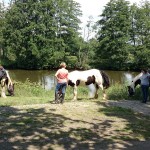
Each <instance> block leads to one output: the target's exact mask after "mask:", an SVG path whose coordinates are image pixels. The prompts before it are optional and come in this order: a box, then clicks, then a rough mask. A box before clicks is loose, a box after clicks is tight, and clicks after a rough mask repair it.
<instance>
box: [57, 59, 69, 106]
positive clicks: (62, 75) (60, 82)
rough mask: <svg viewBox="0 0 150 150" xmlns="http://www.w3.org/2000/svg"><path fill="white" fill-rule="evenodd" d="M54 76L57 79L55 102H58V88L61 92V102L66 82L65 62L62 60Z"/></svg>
mask: <svg viewBox="0 0 150 150" xmlns="http://www.w3.org/2000/svg"><path fill="white" fill-rule="evenodd" d="M55 77H56V79H57V85H56V88H55V103H58V96H59V95H58V93H59V92H60V90H61V92H62V98H61V101H60V102H61V103H63V102H64V98H65V92H66V87H67V82H68V70H67V69H66V63H65V62H62V63H61V64H60V69H58V70H57V72H56V74H55Z"/></svg>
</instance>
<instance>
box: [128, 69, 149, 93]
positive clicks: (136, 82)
mask: <svg viewBox="0 0 150 150" xmlns="http://www.w3.org/2000/svg"><path fill="white" fill-rule="evenodd" d="M148 72H149V73H150V70H149V71H148ZM141 76H142V73H140V74H138V75H137V76H136V77H135V78H134V79H133V80H132V82H131V84H130V85H129V86H128V93H129V96H133V95H134V93H135V88H136V86H137V85H140V84H141V80H140V77H141ZM149 85H150V80H149Z"/></svg>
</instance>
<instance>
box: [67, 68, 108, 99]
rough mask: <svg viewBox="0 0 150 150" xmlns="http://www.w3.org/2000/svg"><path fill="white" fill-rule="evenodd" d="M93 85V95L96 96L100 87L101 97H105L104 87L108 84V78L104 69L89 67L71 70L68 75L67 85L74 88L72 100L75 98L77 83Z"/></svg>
mask: <svg viewBox="0 0 150 150" xmlns="http://www.w3.org/2000/svg"><path fill="white" fill-rule="evenodd" d="M80 84H81V85H86V86H88V85H91V84H92V85H94V87H95V89H96V90H95V93H94V94H93V95H94V97H91V98H98V89H99V88H101V89H102V91H103V99H106V93H105V89H107V88H108V87H109V86H110V80H109V77H108V76H107V74H106V73H105V72H104V71H100V70H98V69H90V70H85V71H77V70H75V71H72V72H70V73H69V75H68V85H70V86H72V87H73V88H74V91H73V93H74V97H73V100H77V87H78V86H79V85H80Z"/></svg>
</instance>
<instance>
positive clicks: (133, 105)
mask: <svg viewBox="0 0 150 150" xmlns="http://www.w3.org/2000/svg"><path fill="white" fill-rule="evenodd" d="M106 104H107V105H108V106H119V107H123V108H129V109H132V110H133V111H135V112H138V113H142V114H144V115H149V116H150V102H147V103H146V104H144V103H141V102H140V101H135V100H132V101H131V100H121V101H107V102H106Z"/></svg>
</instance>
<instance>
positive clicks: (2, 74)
mask: <svg viewBox="0 0 150 150" xmlns="http://www.w3.org/2000/svg"><path fill="white" fill-rule="evenodd" d="M0 84H1V88H2V89H1V97H3V98H6V94H5V86H7V91H8V93H9V94H10V96H13V95H14V84H13V83H12V81H11V79H10V76H9V73H8V71H6V70H5V69H4V68H3V67H0Z"/></svg>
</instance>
